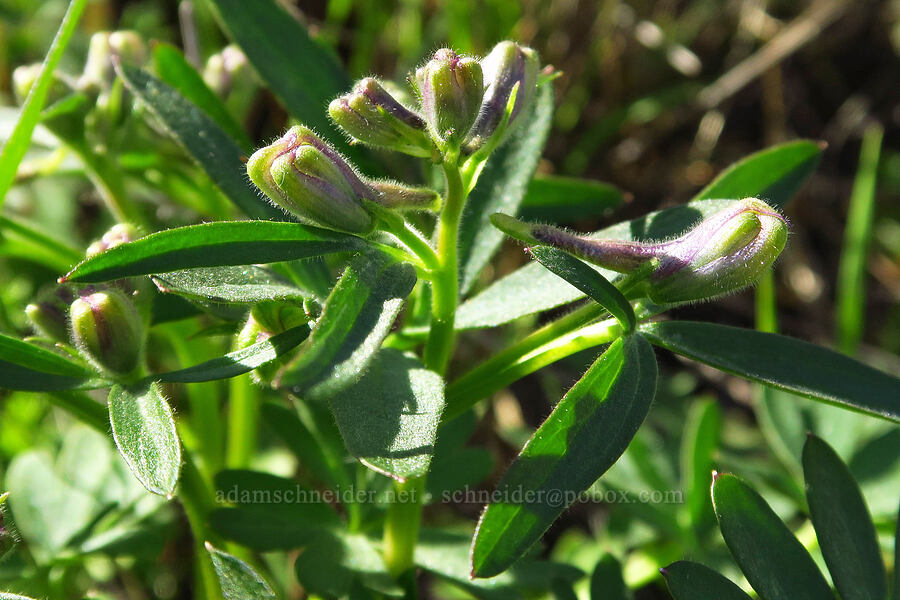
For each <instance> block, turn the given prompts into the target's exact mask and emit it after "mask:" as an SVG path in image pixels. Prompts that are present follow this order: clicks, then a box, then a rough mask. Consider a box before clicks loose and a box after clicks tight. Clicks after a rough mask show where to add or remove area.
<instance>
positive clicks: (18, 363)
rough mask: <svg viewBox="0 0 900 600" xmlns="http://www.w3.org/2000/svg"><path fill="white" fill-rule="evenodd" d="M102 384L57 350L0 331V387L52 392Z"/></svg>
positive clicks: (90, 372)
mask: <svg viewBox="0 0 900 600" xmlns="http://www.w3.org/2000/svg"><path fill="white" fill-rule="evenodd" d="M102 385H103V382H102V381H101V380H99V379H97V378H96V376H95V374H94V372H93V371H90V370H88V369H87V368H86V367H84V366H82V365H80V364H78V363H75V362H72V361H71V360H69V359H67V358H65V357H63V356H62V355H60V354H57V353H56V352H52V351H50V350H46V349H44V348H41V347H39V346H35V345H32V344H29V343H27V342H23V341H22V340H19V339H16V338H13V337H9V336H5V335H2V334H0V389H2V388H6V389H8V390H23V391H35V392H53V391H61V390H73V389H86V388H89V387H100V386H102Z"/></svg>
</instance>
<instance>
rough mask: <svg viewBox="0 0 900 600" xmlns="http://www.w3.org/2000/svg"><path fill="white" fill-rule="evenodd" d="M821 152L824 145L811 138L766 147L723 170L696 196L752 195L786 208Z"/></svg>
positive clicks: (748, 196)
mask: <svg viewBox="0 0 900 600" xmlns="http://www.w3.org/2000/svg"><path fill="white" fill-rule="evenodd" d="M821 156H822V147H821V146H820V145H819V144H817V143H815V142H811V141H809V140H798V141H795V142H787V143H785V144H780V145H778V146H772V147H771V148H766V149H765V150H761V151H760V152H756V153H755V154H751V155H750V156H748V157H746V158H744V159H743V160H740V161H738V162H736V163H734V164H733V165H731V166H730V167H728V168H727V169H725V170H724V171H722V173H720V174H719V176H718V177H716V178H715V179H714V180H713V181H712V183H710V184H709V185H708V186H706V187H705V188H703V190H702V191H701V192H700V193H699V194H697V195H696V196H695V197H694V200H706V199H709V198H733V199H736V200H739V199H742V198H751V197H752V198H759V199H761V200H765V201H766V202H767V203H768V204H769V205H770V206H774V207H775V208H784V207H785V206H786V205H787V203H788V202H789V201H790V199H791V198H792V197H793V196H794V194H796V193H797V191H798V190H799V189H800V186H801V185H803V182H804V181H806V178H807V177H809V175H810V174H811V173H812V172H813V170H815V168H816V165H818V164H819V159H820V158H821Z"/></svg>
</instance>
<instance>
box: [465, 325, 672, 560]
mask: <svg viewBox="0 0 900 600" xmlns="http://www.w3.org/2000/svg"><path fill="white" fill-rule="evenodd" d="M655 391H656V359H655V358H654V356H653V350H652V349H651V348H650V345H649V344H647V342H646V341H645V340H644V339H643V338H642V337H640V336H628V337H627V338H619V339H617V340H616V341H615V342H613V343H612V344H611V345H610V346H609V348H608V349H607V350H606V352H604V353H603V354H602V355H601V356H600V358H598V359H597V361H596V362H595V363H594V364H593V365H592V366H591V367H590V368H589V369H588V371H587V372H586V373H585V374H584V376H583V377H582V378H581V379H580V380H579V381H578V382H577V383H576V384H575V385H574V386H573V387H572V389H570V390H569V392H568V393H567V394H566V395H565V396H564V397H563V399H562V400H560V401H559V404H557V405H556V408H554V410H553V412H552V413H551V414H550V416H549V417H547V420H546V421H544V423H543V424H542V425H541V426H540V428H538V430H537V431H536V432H535V434H534V435H533V436H532V437H531V439H530V440H529V441H528V443H527V444H526V445H525V447H524V448H523V449H522V452H521V454H519V456H518V458H516V460H515V462H514V463H513V464H512V466H510V468H509V470H508V471H507V472H506V474H505V475H504V476H503V479H502V480H501V481H500V483H499V484H498V486H497V490H496V492H495V494H496V495H497V497H499V498H503V499H505V500H503V501H500V502H495V503H492V504H489V505H488V506H487V508H486V509H485V511H484V513H482V515H481V520H480V521H479V523H478V530H477V531H476V534H475V539H474V541H473V545H472V575H473V576H474V577H490V576H492V575H496V574H498V573H501V572H503V571H504V570H505V569H506V568H508V567H509V566H510V565H511V564H512V563H513V562H515V561H516V560H517V559H518V558H519V557H521V556H522V554H524V553H525V551H526V550H528V549H529V548H530V547H531V546H532V545H533V544H534V543H535V542H537V541H538V539H540V537H541V535H542V534H543V533H544V531H546V530H547V528H548V527H550V525H551V524H552V523H553V521H554V520H556V518H557V517H558V516H559V515H560V513H562V511H563V510H564V509H565V508H566V507H567V506H568V505H570V504H571V503H572V502H574V501H575V500H576V499H577V498H578V496H579V495H580V494H581V493H583V492H584V491H585V490H586V489H588V487H590V485H591V484H592V483H594V481H596V480H597V478H599V477H600V476H601V475H603V473H604V472H606V470H607V469H609V467H611V466H612V465H613V463H615V462H616V460H617V459H618V458H619V456H621V454H622V452H624V451H625V448H626V447H627V446H628V443H629V442H630V441H631V439H632V438H633V437H634V435H635V433H637V430H638V428H639V427H640V425H641V423H643V421H644V417H646V416H647V412H648V411H649V410H650V404H651V402H652V401H653V395H654V393H655Z"/></svg>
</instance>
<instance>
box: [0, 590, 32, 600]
mask: <svg viewBox="0 0 900 600" xmlns="http://www.w3.org/2000/svg"><path fill="white" fill-rule="evenodd" d="M0 600H34V598H31V597H29V596H19V595H18V594H7V593H6V592H0Z"/></svg>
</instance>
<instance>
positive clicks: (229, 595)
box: [206, 542, 277, 600]
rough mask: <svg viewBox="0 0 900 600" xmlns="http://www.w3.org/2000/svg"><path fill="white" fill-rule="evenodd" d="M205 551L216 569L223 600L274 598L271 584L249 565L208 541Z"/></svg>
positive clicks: (264, 599) (266, 599)
mask: <svg viewBox="0 0 900 600" xmlns="http://www.w3.org/2000/svg"><path fill="white" fill-rule="evenodd" d="M206 551H207V552H209V557H210V558H211V559H212V563H213V567H215V569H216V575H217V576H218V577H219V586H220V587H221V588H222V596H223V597H224V598H225V600H247V599H248V598H253V600H276V598H277V596H276V595H275V592H274V591H272V588H271V586H270V585H269V584H268V583H266V580H265V579H263V578H262V577H260V576H259V574H258V573H257V572H256V571H254V570H253V568H252V567H251V566H250V565H248V564H247V563H245V562H244V561H242V560H241V559H239V558H237V557H235V556H232V555H231V554H228V553H227V552H224V551H222V550H219V549H217V548H215V547H214V546H213V545H212V544H210V543H209V542H206Z"/></svg>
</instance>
